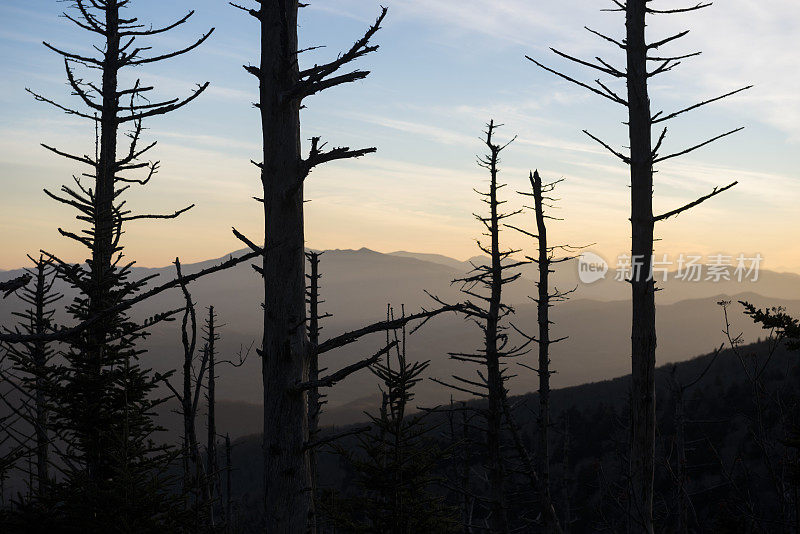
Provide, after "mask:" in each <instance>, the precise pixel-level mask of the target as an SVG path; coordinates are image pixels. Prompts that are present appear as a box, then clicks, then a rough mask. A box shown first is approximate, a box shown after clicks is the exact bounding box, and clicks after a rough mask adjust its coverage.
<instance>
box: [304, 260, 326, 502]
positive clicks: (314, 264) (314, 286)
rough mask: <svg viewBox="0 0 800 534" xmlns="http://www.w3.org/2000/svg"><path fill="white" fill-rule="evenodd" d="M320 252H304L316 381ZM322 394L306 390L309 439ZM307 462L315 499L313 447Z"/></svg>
mask: <svg viewBox="0 0 800 534" xmlns="http://www.w3.org/2000/svg"><path fill="white" fill-rule="evenodd" d="M321 255H322V253H320V252H309V253H308V254H306V257H307V258H308V262H309V265H310V267H311V273H310V274H309V275H308V276H307V278H308V281H309V284H308V342H309V347H308V380H309V382H316V381H317V380H319V356H318V354H317V346H318V345H319V334H320V330H321V328H322V327H321V326H320V319H321V318H322V316H321V315H320V311H319V305H320V303H321V300H320V283H319V282H320V278H322V275H321V274H320V272H319V262H320V256H321ZM322 397H323V396H322V395H321V394H320V391H319V387H316V386H315V387H312V388H311V389H309V390H308V437H309V440H314V439H316V436H317V433H318V431H319V417H320V413H321V410H322ZM308 456H309V460H308V461H309V464H310V466H311V497H312V499H314V500H315V501H316V499H317V497H318V494H317V488H318V485H319V480H318V474H317V452H316V450H315V449H314V448H312V449H311V450H309V453H308Z"/></svg>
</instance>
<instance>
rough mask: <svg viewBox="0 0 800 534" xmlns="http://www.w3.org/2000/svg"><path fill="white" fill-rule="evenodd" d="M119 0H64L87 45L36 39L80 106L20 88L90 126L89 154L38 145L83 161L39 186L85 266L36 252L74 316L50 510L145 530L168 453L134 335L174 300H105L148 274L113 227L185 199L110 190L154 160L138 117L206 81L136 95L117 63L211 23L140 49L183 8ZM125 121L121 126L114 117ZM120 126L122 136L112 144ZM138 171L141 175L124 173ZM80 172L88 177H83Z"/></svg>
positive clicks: (132, 63) (152, 382)
mask: <svg viewBox="0 0 800 534" xmlns="http://www.w3.org/2000/svg"><path fill="white" fill-rule="evenodd" d="M131 4H132V2H131V1H130V0H97V1H95V0H92V1H90V2H87V1H86V0H75V2H74V4H73V5H72V8H73V9H72V10H71V11H69V12H65V13H63V16H64V17H65V18H66V19H67V20H69V21H71V22H73V23H75V24H76V25H77V26H78V27H80V28H81V29H83V30H85V31H87V32H88V33H89V34H90V35H91V36H92V37H93V38H96V39H98V41H99V44H98V45H96V46H95V48H94V49H95V50H97V51H98V52H99V53H98V55H84V54H83V53H78V52H70V51H66V50H62V49H60V48H58V47H56V46H54V45H51V44H49V43H44V44H45V46H46V47H47V48H49V49H50V50H52V51H54V52H56V53H57V54H59V55H60V56H62V57H63V59H64V68H65V71H66V77H67V81H68V83H69V87H70V89H71V91H72V94H73V95H74V96H76V97H77V98H78V100H79V101H80V103H81V104H82V106H83V107H81V108H73V107H69V106H67V105H63V104H61V103H59V102H57V101H56V100H53V99H50V98H48V97H45V96H42V95H40V94H38V93H35V92H33V91H30V92H31V94H33V96H34V97H35V98H36V100H38V101H41V102H45V103H48V104H50V105H52V106H54V107H56V108H57V109H59V110H61V111H63V112H65V113H67V114H68V115H71V116H76V117H80V118H83V119H86V120H88V121H89V122H90V123H91V124H92V125H93V126H94V129H95V151H94V154H92V155H79V154H73V153H69V152H65V151H63V150H60V149H58V148H54V147H52V146H49V145H43V146H44V147H45V148H46V149H47V150H49V151H50V152H53V153H55V154H57V155H59V156H62V157H64V158H66V159H68V160H70V161H73V162H77V163H80V164H82V165H85V166H87V167H88V170H87V171H85V172H83V173H82V174H81V177H80V178H78V177H74V182H75V184H74V185H72V186H67V185H64V186H62V188H61V191H60V192H58V193H52V192H50V191H47V190H45V193H46V194H47V195H48V196H49V197H50V198H52V199H54V200H56V201H57V202H59V203H61V204H65V205H67V206H70V207H72V208H74V209H75V210H77V211H78V216H77V219H78V220H79V221H81V222H83V223H85V224H86V225H87V227H86V228H85V229H83V230H81V231H80V232H73V231H68V230H64V229H61V228H60V229H59V232H60V233H61V234H62V235H63V236H65V237H67V238H69V239H71V240H73V241H76V242H77V243H79V244H81V245H82V246H83V247H85V248H86V249H88V251H89V252H90V258H89V259H88V260H87V264H86V266H82V265H70V264H68V263H67V262H65V261H62V260H60V259H59V258H58V257H57V256H55V255H53V254H47V257H48V258H50V259H52V260H53V262H54V264H55V265H56V267H57V269H58V275H59V276H60V277H61V278H63V279H64V280H65V281H67V282H68V283H69V284H70V285H71V286H73V287H74V288H75V289H77V290H78V296H77V297H76V299H75V301H74V302H73V303H72V304H71V305H70V306H69V308H68V311H69V313H70V315H72V316H73V317H74V318H75V319H77V320H78V321H79V323H81V324H82V326H81V328H80V329H79V330H78V331H75V332H73V335H71V336H70V337H69V343H70V350H69V351H68V352H67V353H66V354H65V359H66V364H65V365H64V366H62V367H60V368H59V374H60V376H59V377H58V380H57V382H56V388H55V392H54V397H55V403H54V404H55V405H56V406H57V409H56V410H54V411H53V423H54V425H55V426H56V427H57V428H59V430H60V434H61V435H62V436H63V437H64V439H66V440H67V441H68V443H69V445H70V447H71V448H72V452H71V453H70V458H69V460H70V461H69V464H68V465H69V466H70V470H69V473H68V474H67V475H66V476H65V481H64V483H63V484H60V485H59V487H60V488H61V489H62V490H63V491H62V492H61V496H62V500H61V502H60V504H61V508H60V510H61V511H62V512H63V513H64V514H66V515H67V516H68V517H69V518H70V519H69V520H68V521H66V523H67V524H70V525H72V527H73V528H75V529H81V528H85V529H86V531H97V530H98V529H101V530H102V529H105V530H108V529H112V528H119V527H120V525H122V528H132V529H140V530H145V529H147V528H155V526H156V525H162V527H163V526H164V525H167V524H170V522H171V521H172V520H173V516H172V514H171V513H170V511H169V510H170V508H171V506H172V505H171V504H170V501H171V497H169V496H168V495H167V493H166V490H165V483H166V478H167V477H165V476H164V474H163V470H164V469H165V463H166V462H167V461H168V459H169V456H168V455H167V454H166V448H165V447H164V446H161V445H157V444H155V443H154V442H153V440H152V438H151V436H152V434H153V433H154V432H155V431H156V430H157V429H158V428H157V426H156V425H155V424H154V423H153V421H152V418H151V416H150V413H151V411H152V410H153V408H154V407H155V406H156V405H158V404H159V401H156V400H152V399H151V397H152V395H153V394H154V392H155V390H156V388H157V386H158V380H157V379H156V378H154V377H153V376H152V373H151V372H150V371H149V370H148V369H146V368H143V367H142V366H141V365H140V363H139V356H140V355H141V353H142V351H141V350H139V349H137V348H136V343H137V341H138V340H140V339H141V338H143V337H144V336H145V335H146V328H148V327H149V326H152V325H153V324H154V323H156V322H159V321H163V320H165V319H168V318H171V317H172V316H173V315H174V314H176V313H178V311H179V310H175V311H172V312H166V313H163V314H159V315H158V316H156V317H154V318H151V319H150V320H148V321H145V323H144V324H136V323H134V322H132V321H130V320H129V319H128V318H127V316H126V314H125V313H123V312H121V311H120V312H111V311H109V310H110V309H112V308H113V307H114V306H118V305H120V304H121V303H122V302H124V301H125V300H131V299H132V298H133V296H134V295H136V294H137V293H140V292H141V291H142V289H143V288H144V287H145V285H146V283H147V281H148V280H149V279H150V277H145V278H143V279H140V280H131V279H130V276H131V267H132V265H133V262H127V261H125V260H123V254H122V248H123V247H122V244H121V240H122V235H123V233H124V230H123V229H124V227H126V226H127V224H128V223H129V222H132V221H137V220H144V219H173V218H175V217H177V216H179V215H180V214H181V213H183V212H185V211H187V210H188V209H190V208H191V207H192V206H189V207H187V208H184V209H180V210H177V211H175V212H174V213H172V214H166V215H154V214H133V213H132V211H131V210H130V209H128V208H127V206H126V202H125V200H122V195H123V194H124V193H125V192H126V191H127V190H128V189H129V188H130V187H131V186H133V185H142V186H143V185H146V184H147V183H148V182H149V181H150V180H151V179H152V178H153V177H154V175H155V174H156V173H157V171H158V168H159V163H158V162H151V161H144V160H143V158H144V157H145V156H146V155H147V154H148V153H149V152H150V150H151V149H152V148H153V147H154V146H155V143H150V144H146V145H143V143H142V134H143V131H144V126H143V121H144V120H145V119H148V118H151V117H156V116H161V115H165V114H167V113H169V112H171V111H174V110H177V109H179V108H181V107H183V106H185V105H186V104H188V103H189V102H191V101H192V100H194V99H195V98H197V97H198V96H199V95H200V94H201V93H202V92H203V91H204V90H205V89H206V88H207V87H208V83H205V84H202V85H199V86H198V88H197V89H196V90H195V91H194V92H193V93H192V94H191V95H190V96H189V97H187V98H184V99H180V98H173V99H168V100H163V101H158V100H156V101H154V100H152V99H149V98H147V95H148V93H149V92H151V91H153V90H154V87H151V86H146V85H144V84H142V82H141V81H140V80H137V81H136V82H134V83H133V84H132V86H131V87H122V86H121V84H120V78H121V75H122V73H124V72H127V71H131V70H133V69H136V68H137V67H140V66H142V65H146V64H152V63H157V62H160V61H163V60H167V59H171V58H174V57H176V56H180V55H182V54H185V53H187V52H189V51H191V50H193V49H195V48H196V47H197V46H199V45H200V44H202V43H203V42H204V41H205V40H206V39H207V38H208V36H209V35H210V34H211V31H213V30H211V31H209V32H207V33H205V34H203V35H202V36H201V37H200V38H199V39H198V40H197V41H195V42H194V43H192V44H190V45H189V46H187V47H185V48H182V49H179V50H176V51H173V52H169V53H166V54H161V55H154V56H148V55H147V51H148V50H150V48H151V47H150V46H145V45H141V44H140V43H139V41H140V40H141V39H143V38H148V37H152V36H156V35H159V34H161V33H164V32H167V31H169V30H171V29H173V28H175V27H177V26H179V25H182V24H184V23H185V22H187V21H188V20H189V18H190V17H191V16H192V14H193V12H190V13H189V14H187V15H186V16H184V17H182V18H181V19H179V20H178V21H176V22H174V23H173V24H170V25H168V26H166V27H163V28H154V27H152V26H147V25H145V24H142V23H141V22H139V20H138V19H137V18H135V17H132V18H125V17H124V16H123V14H122V13H121V11H122V10H123V9H127V8H129V7H131ZM81 69H83V70H86V71H87V72H89V73H91V72H93V71H99V78H100V79H99V80H97V81H93V80H91V79H84V78H83V77H81V76H82V75H81V74H80V73H79V71H80V70H81ZM128 126H129V127H130V130H129V131H128V132H124V128H126V127H128ZM123 133H124V135H125V136H127V138H128V139H127V148H126V149H124V150H120V151H118V148H119V146H120V144H121V142H122V141H124V139H123ZM133 171H144V176H143V177H136V176H135V175H131V174H130V173H131V172H133ZM86 181H88V183H86Z"/></svg>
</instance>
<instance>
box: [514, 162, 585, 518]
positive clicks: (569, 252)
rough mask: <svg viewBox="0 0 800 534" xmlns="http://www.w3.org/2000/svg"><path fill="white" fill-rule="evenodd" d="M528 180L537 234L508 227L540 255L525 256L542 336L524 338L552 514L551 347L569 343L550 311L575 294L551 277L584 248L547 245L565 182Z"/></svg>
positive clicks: (541, 475) (541, 474)
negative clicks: (533, 276) (532, 270)
mask: <svg viewBox="0 0 800 534" xmlns="http://www.w3.org/2000/svg"><path fill="white" fill-rule="evenodd" d="M529 179H530V183H531V192H530V193H528V192H520V194H521V195H524V196H527V197H531V198H533V206H530V207H529V208H532V209H533V212H534V214H535V217H536V234H533V233H531V232H528V231H526V230H523V229H521V228H517V227H515V226H510V225H507V226H509V227H510V228H513V229H514V230H517V231H519V232H521V233H523V234H525V235H527V236H528V237H532V238H534V239H536V241H537V244H538V255H537V256H536V257H532V256H526V259H528V260H529V261H531V262H533V263H535V264H536V265H537V268H538V271H539V280H538V281H537V282H536V287H537V289H538V295H537V297H535V298H533V297H531V298H532V299H533V301H534V302H536V309H537V323H538V327H539V335H538V337H529V336H527V335H525V334H523V335H524V336H525V337H526V338H527V339H528V340H529V341H531V342H533V343H535V344H536V345H537V346H538V349H539V354H538V356H539V361H538V366H537V367H536V368H535V369H534V371H535V372H536V374H537V375H538V377H539V417H538V426H539V436H538V437H539V443H538V455H537V462H536V470H537V475H538V479H539V484H540V486H541V488H540V493H541V499H542V502H543V506H544V508H545V509H546V510H550V509H553V499H552V496H551V493H550V491H551V490H550V426H551V423H550V415H551V414H550V376H551V375H552V374H553V371H551V370H550V346H551V345H553V344H555V343H559V342H561V341H564V340H565V339H567V338H566V337H561V338H557V339H553V338H551V336H550V325H552V324H553V322H552V321H551V320H550V308H551V307H552V306H553V303H555V302H563V301H565V300H567V299H568V298H569V295H570V294H571V293H573V292H574V291H575V289H571V290H567V291H562V290H559V289H558V288H553V290H552V291H551V289H550V274H551V273H553V272H554V271H553V266H554V265H556V264H559V263H564V262H568V261H571V260H574V259H575V255H574V253H575V252H577V251H578V250H580V249H581V248H585V247H574V246H570V245H555V246H553V245H550V244H549V243H548V241H547V224H546V221H547V219H551V220H559V219H557V218H556V217H553V216H551V215H548V214H547V213H546V208H552V207H554V206H553V204H552V203H553V202H555V201H556V200H557V199H556V198H554V197H552V196H550V194H551V193H552V192H553V191H554V190H555V187H556V185H558V183H560V182H561V181H562V180H556V181H554V182H550V183H543V182H542V178H541V176H539V171H538V170H537V171H534V172H533V173H531V174H530V176H529ZM557 252H561V253H563V254H565V255H562V257H559V258H556V257H555V255H556V253H557ZM520 333H522V332H520ZM523 365H524V364H523ZM525 367H528V368H529V369H530V368H531V367H530V366H527V365H525ZM543 519H544V529H545V532H556V531H558V530H559V526H558V525H557V521H556V517H555V516H551V515H550V514H544V515H543Z"/></svg>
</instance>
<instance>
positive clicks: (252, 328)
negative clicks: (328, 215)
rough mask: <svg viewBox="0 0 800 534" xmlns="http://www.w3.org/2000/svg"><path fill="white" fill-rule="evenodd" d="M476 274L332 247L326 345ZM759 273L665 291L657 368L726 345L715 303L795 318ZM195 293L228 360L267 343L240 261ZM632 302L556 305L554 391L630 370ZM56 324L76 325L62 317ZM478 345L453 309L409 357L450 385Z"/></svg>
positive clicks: (343, 353)
mask: <svg viewBox="0 0 800 534" xmlns="http://www.w3.org/2000/svg"><path fill="white" fill-rule="evenodd" d="M241 252H242V251H240V252H236V253H234V255H238V254H240V253H241ZM226 257H227V256H226ZM222 259H225V258H222ZM219 261H220V259H215V260H208V261H204V262H200V263H195V264H187V265H184V266H183V269H184V273H187V274H188V273H192V272H197V271H198V270H200V269H203V268H205V267H208V266H211V265H214V264H217V263H219ZM476 261H479V258H478V259H476ZM469 268H470V265H469V263H467V262H460V261H459V260H455V259H453V258H447V257H446V256H441V255H436V254H416V253H411V252H395V253H391V254H383V253H380V252H375V251H372V250H369V249H360V250H329V251H326V252H325V253H324V254H323V256H322V263H321V271H322V274H323V278H322V297H323V299H324V300H325V303H324V304H323V305H322V311H324V312H330V313H332V314H333V317H331V318H329V319H326V320H325V321H324V322H323V328H324V329H323V331H322V336H323V339H324V338H326V337H329V336H333V335H335V334H337V333H340V332H344V331H348V330H352V329H354V328H357V327H359V326H361V325H364V324H366V323H370V322H374V321H378V320H381V319H383V318H384V317H385V314H386V305H387V303H389V302H390V303H392V304H393V305H394V306H395V309H396V310H399V308H400V306H401V305H402V304H404V305H405V307H406V310H407V311H409V312H410V311H413V310H417V309H419V308H420V307H423V306H425V307H429V308H430V307H432V306H434V303H433V302H432V301H431V299H430V298H429V297H428V295H427V294H426V293H425V290H428V291H430V292H431V293H433V294H435V295H437V296H439V297H440V298H442V299H444V300H446V301H449V302H457V301H458V300H459V299H461V298H462V295H461V293H460V291H459V287H458V285H457V284H456V285H453V284H451V281H452V280H453V279H455V278H458V277H461V276H463V275H464V274H465V272H466V271H467V270H468V269H469ZM576 271H577V269H576V268H575V266H574V265H570V264H565V265H562V266H561V268H559V269H558V272H557V273H556V274H555V275H554V281H555V283H556V284H557V285H558V286H559V287H562V286H563V287H565V288H567V287H571V285H572V284H574V283H575V282H576V280H577V272H576ZM151 274H158V275H159V276H158V277H157V278H156V279H155V280H153V281H152V282H151V285H154V284H159V283H163V282H165V281H167V280H170V279H172V278H174V276H175V274H174V268H173V267H163V268H134V276H135V277H139V276H147V275H151ZM523 274H524V276H523V278H521V279H520V280H518V281H517V282H515V283H514V284H512V285H510V286H509V287H508V291H507V292H506V297H507V298H506V301H507V302H509V303H511V304H513V305H514V307H515V308H516V315H515V316H514V318H513V321H514V323H515V325H516V326H518V327H519V328H521V329H522V330H524V331H528V332H532V331H533V330H534V329H535V324H536V310H535V303H533V302H532V301H531V300H530V299H529V298H528V296H529V295H533V294H535V291H536V286H535V283H534V282H533V279H534V277H535V276H536V271H535V267H534V266H526V267H525V268H524V269H523ZM18 275H19V271H18V270H16V271H8V272H5V273H2V274H0V280H7V279H10V278H14V277H16V276H18ZM761 275H762V278H761V281H760V282H758V283H755V284H742V285H737V284H730V283H727V284H726V283H722V284H712V283H697V284H693V283H689V282H686V283H675V284H672V283H670V284H666V285H665V290H664V291H660V292H659V293H658V295H657V302H658V303H659V307H658V311H657V320H658V326H659V348H658V359H659V363H666V362H672V361H681V360H685V359H687V358H689V357H692V356H694V355H696V354H700V353H703V352H707V351H709V350H711V349H713V348H714V347H715V346H718V345H719V344H720V343H721V342H722V341H723V337H722V333H721V329H722V327H723V324H722V314H721V311H720V309H719V307H718V306H717V305H716V302H717V301H718V300H720V299H722V298H727V299H732V300H737V299H745V298H746V299H749V300H752V301H753V302H754V303H755V304H756V305H759V306H768V305H782V306H785V307H786V308H788V309H789V310H790V311H791V310H797V311H800V276H798V275H794V274H781V273H771V272H769V271H762V273H761ZM58 289H59V291H62V292H64V293H65V294H66V295H67V297H68V298H71V297H70V296H71V295H72V294H73V292H72V290H71V289H70V288H68V287H65V285H64V284H60V286H59V288H58ZM190 290H191V292H192V296H193V298H194V300H195V302H196V303H197V306H198V312H199V316H200V318H202V316H203V314H204V313H205V312H204V308H205V307H207V306H209V305H214V306H215V308H216V310H217V312H218V313H219V315H220V321H221V322H222V323H224V324H225V326H224V327H223V328H222V329H221V334H222V340H221V342H220V349H221V350H222V352H223V355H227V356H228V357H230V356H232V355H234V354H235V353H237V352H238V351H239V350H240V349H241V348H242V347H245V348H246V347H248V346H250V345H251V343H254V342H255V341H256V340H257V339H259V338H260V335H261V320H262V317H261V312H260V303H261V300H262V299H263V292H262V290H261V288H260V284H259V280H258V277H257V274H256V273H255V272H254V271H253V269H252V268H251V267H250V266H249V265H246V264H242V265H239V266H237V267H235V268H233V269H231V270H229V271H225V272H220V273H217V274H214V275H211V276H209V277H207V278H205V279H203V280H200V281H198V282H196V283H193V284H192V285H191V286H190ZM678 297H680V298H678ZM628 299H629V295H628V286H627V284H625V283H621V282H616V281H614V280H606V281H603V282H597V283H596V284H591V285H588V286H587V285H580V286H579V287H578V289H577V291H576V293H575V294H574V295H573V298H572V300H570V301H568V302H566V303H563V304H558V305H556V306H555V307H554V309H553V320H554V321H555V325H554V327H553V331H554V335H557V336H559V337H560V336H569V339H568V340H567V341H565V342H563V343H560V344H558V345H556V346H555V347H554V348H553V355H552V360H553V366H554V368H555V370H556V371H557V374H556V375H554V377H553V383H554V386H555V387H566V386H571V385H578V384H582V383H585V382H591V381H596V380H603V379H610V378H613V377H616V376H621V375H624V374H626V373H627V372H628V371H629V368H630V348H629V345H630V331H629V324H630V321H629V317H630V313H631V311H630V305H629V303H628ZM181 305H182V300H181V295H180V292H179V291H169V292H165V293H162V294H161V295H159V296H157V297H156V298H153V299H151V300H148V301H146V302H144V303H142V304H141V305H140V306H139V307H137V308H136V309H135V310H134V311H133V313H132V316H133V317H134V318H135V319H142V318H145V317H149V316H151V315H153V314H155V313H157V312H159V311H163V310H165V309H174V308H176V307H179V306H181ZM19 307H20V304H19V302H18V301H17V300H16V299H15V298H14V297H13V296H12V297H9V298H7V299H4V300H3V299H0V323H2V324H3V325H6V326H10V325H9V324H8V323H9V322H10V321H12V319H13V318H12V315H11V312H12V311H15V310H17V309H19ZM739 310H740V307H738V305H737V306H734V307H733V308H732V313H731V318H732V321H733V322H734V326H735V327H736V328H738V329H739V330H742V331H743V333H744V337H745V339H746V340H748V341H755V340H756V339H757V338H758V337H759V336H762V335H763V333H762V332H761V331H760V330H759V329H758V328H756V327H755V326H754V325H752V324H751V323H750V321H749V320H747V319H746V318H745V317H744V316H742V315H741V314H740V313H739ZM58 321H60V322H62V323H66V324H68V321H66V318H64V317H63V315H61V316H60V317H59V318H58ZM179 328H180V326H179V323H169V324H165V325H160V326H158V327H156V328H153V329H152V335H151V337H150V338H149V339H148V340H147V341H146V347H147V348H148V349H149V352H148V353H147V354H146V355H145V356H144V357H143V358H144V360H145V364H146V365H149V366H152V367H153V368H155V369H157V370H160V371H161V370H167V369H174V368H177V367H178V366H179V363H180V361H181V359H182V349H181V345H180V336H179ZM383 337H384V336H383V335H382V334H380V335H375V336H373V337H372V338H369V339H366V340H364V341H363V342H360V343H358V344H356V345H354V346H351V347H348V348H346V349H342V350H339V351H335V352H331V353H329V354H326V355H325V356H324V357H323V360H324V361H323V362H322V363H321V365H322V366H323V367H328V368H329V369H336V368H338V367H339V366H341V365H344V364H347V363H351V362H352V361H354V360H356V359H358V358H360V357H363V356H365V355H367V354H370V353H372V352H373V351H374V350H375V349H376V348H379V346H380V344H381V343H382V340H383ZM479 344H480V332H479V331H478V330H477V329H476V328H475V327H474V325H472V324H471V323H469V322H467V321H464V320H463V319H461V318H458V317H455V316H453V315H452V314H451V315H447V316H444V317H439V318H436V319H435V320H432V321H431V322H429V323H428V324H427V325H426V326H425V328H423V329H422V330H420V331H419V332H418V333H417V334H415V335H414V336H412V337H411V339H410V340H409V353H410V357H412V358H416V359H421V360H431V366H430V376H435V377H439V378H444V379H446V378H448V377H449V376H450V375H452V374H455V373H456V372H458V374H465V373H466V374H469V372H470V371H469V370H467V369H465V368H464V364H460V363H457V362H453V361H451V360H450V359H449V358H448V357H447V353H448V352H450V351H469V350H473V349H475V348H476V347H478V346H479ZM528 357H529V356H525V357H524V358H528ZM512 365H515V364H513V363H512ZM515 373H517V374H518V375H519V376H518V377H517V378H516V379H514V380H513V381H512V382H511V384H510V387H511V390H512V392H513V393H524V392H527V391H531V390H532V389H533V388H534V387H535V381H536V380H535V376H534V375H533V373H532V372H530V371H528V370H526V369H524V368H522V367H517V366H515ZM260 381H261V378H260V362H259V361H258V357H257V356H256V355H255V353H253V354H251V355H250V357H249V360H248V362H247V363H246V364H245V365H244V366H243V367H242V368H238V369H234V368H222V369H220V379H219V385H218V393H217V395H218V398H220V399H228V400H230V401H235V402H246V403H254V404H259V403H260V400H261V383H260ZM376 392H377V389H376V382H375V379H374V377H372V376H371V374H370V373H369V372H368V371H363V372H361V373H358V374H357V375H355V376H353V377H351V378H349V379H348V380H347V381H345V382H343V383H342V384H341V385H340V386H338V387H337V388H335V389H333V390H332V391H330V392H329V399H328V400H329V405H328V408H329V409H331V410H333V409H335V408H338V407H343V409H344V406H345V405H348V404H349V403H353V402H357V401H358V400H359V399H364V398H367V397H370V396H371V395H373V394H374V393H376ZM449 394H450V392H447V391H442V388H440V387H439V386H436V385H435V384H434V383H433V382H431V381H424V382H422V383H421V384H420V386H419V391H418V401H419V402H420V403H421V404H425V405H432V404H439V403H443V402H447V401H448V399H449Z"/></svg>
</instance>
